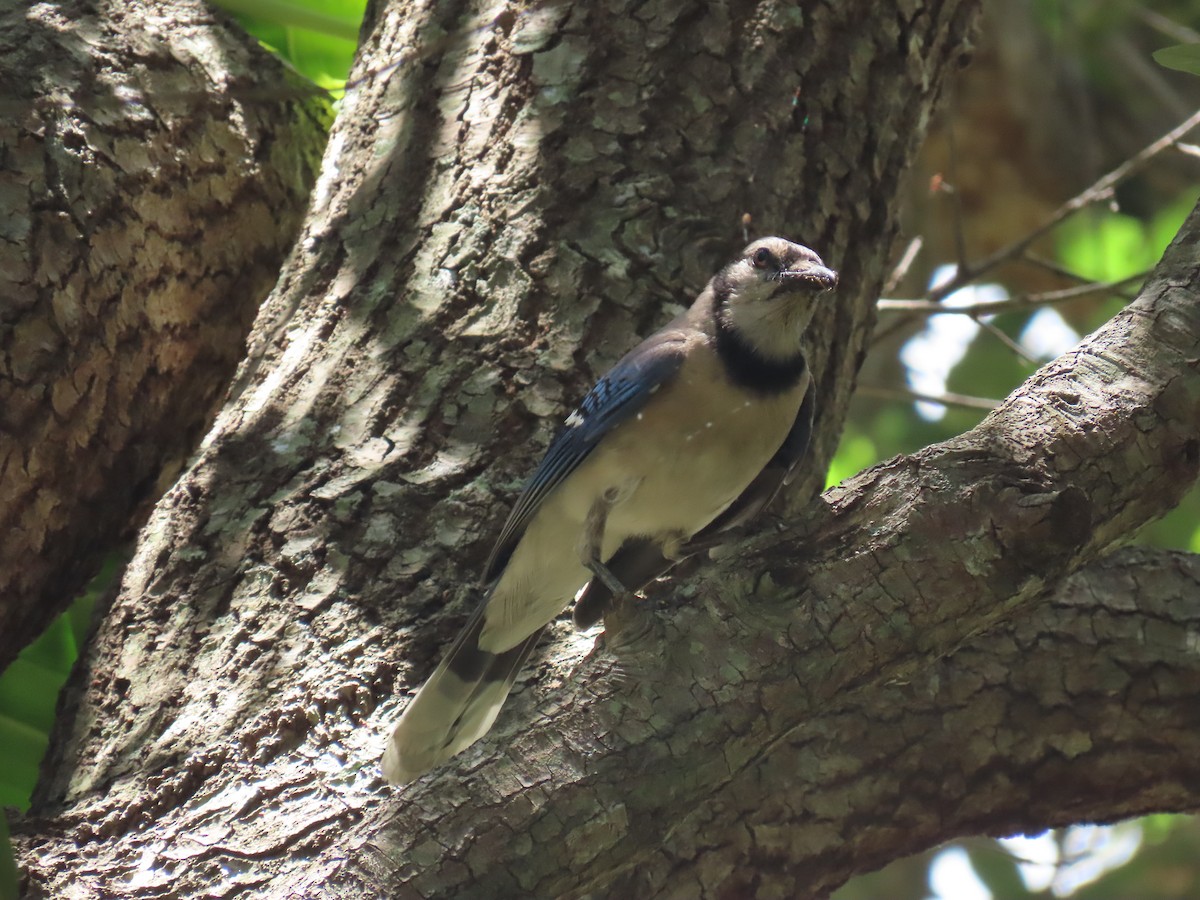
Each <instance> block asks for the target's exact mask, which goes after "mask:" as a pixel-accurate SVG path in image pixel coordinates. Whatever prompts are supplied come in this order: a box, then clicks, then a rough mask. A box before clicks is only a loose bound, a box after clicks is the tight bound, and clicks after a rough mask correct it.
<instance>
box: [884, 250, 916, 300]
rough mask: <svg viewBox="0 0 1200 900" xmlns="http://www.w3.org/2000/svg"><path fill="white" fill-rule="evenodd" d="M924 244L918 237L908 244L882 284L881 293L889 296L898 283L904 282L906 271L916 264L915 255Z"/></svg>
mask: <svg viewBox="0 0 1200 900" xmlns="http://www.w3.org/2000/svg"><path fill="white" fill-rule="evenodd" d="M924 243H925V239H924V238H922V237H920V236H917V237H915V238H913V239H912V240H911V241H909V242H908V246H907V247H905V248H904V253H903V254H902V255H901V257H900V261H899V262H898V263H896V268H894V269H892V274H891V275H889V276H888V278H887V281H885V282H884V283H883V293H884V294H885V295H887V294H890V293H891V292H892V291H894V290H895V289H896V288H897V287H899V286H900V282H901V281H903V280H904V276H905V275H907V274H908V270H909V269H911V268H912V264H913V263H914V262H916V259H917V254H918V253H920V252H921V247H922V246H923V245H924Z"/></svg>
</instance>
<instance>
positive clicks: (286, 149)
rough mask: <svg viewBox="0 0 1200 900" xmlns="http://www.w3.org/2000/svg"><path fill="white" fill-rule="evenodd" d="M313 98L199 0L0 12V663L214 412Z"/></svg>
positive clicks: (125, 522)
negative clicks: (267, 90) (291, 83)
mask: <svg viewBox="0 0 1200 900" xmlns="http://www.w3.org/2000/svg"><path fill="white" fill-rule="evenodd" d="M266 85H269V86H270V88H271V90H272V91H273V92H274V95H273V98H272V99H268V96H269V95H267V94H266V93H264V91H263V88H264V87H265V86H266ZM325 115H326V114H325V112H324V104H323V103H321V102H318V101H317V98H316V97H315V95H314V94H313V92H312V91H311V89H303V87H302V86H301V85H300V84H299V83H298V80H297V83H296V84H295V85H294V86H293V87H292V89H291V90H290V91H289V90H287V85H286V82H285V79H284V70H283V67H282V66H281V65H280V64H279V63H278V62H277V61H276V60H273V59H272V58H271V57H270V56H269V55H268V54H267V53H266V51H264V50H263V49H262V48H261V47H258V46H257V45H256V44H255V43H254V42H253V41H251V40H250V39H248V38H247V37H246V36H245V35H244V34H240V33H238V32H237V30H236V29H232V28H230V27H228V25H227V23H225V22H224V21H218V20H214V18H213V15H212V13H211V12H210V11H208V10H206V9H205V8H204V7H203V6H202V5H201V4H200V3H195V2H187V0H164V2H157V0H156V2H145V3H137V4H130V3H126V2H105V0H69V2H64V3H54V4H49V3H44V4H43V3H39V4H26V3H7V4H4V8H3V9H2V10H0V670H2V669H3V668H4V667H5V666H6V665H7V664H8V663H9V662H11V661H12V659H13V657H15V656H16V654H17V652H18V651H19V650H20V649H21V648H22V647H23V646H24V645H25V644H27V643H28V642H29V641H30V640H32V639H33V638H34V637H36V636H37V634H39V633H40V632H41V631H42V629H43V628H44V627H45V626H46V625H47V624H48V623H49V622H50V620H51V618H53V616H55V615H56V614H58V613H60V612H62V610H63V608H64V607H65V606H66V604H68V603H69V602H70V601H71V600H72V599H73V598H74V597H75V596H76V595H77V594H78V593H79V592H80V591H81V589H82V588H83V586H84V584H85V583H86V581H87V579H88V578H89V577H90V576H91V575H93V574H94V573H95V571H96V568H97V567H98V565H99V563H100V560H101V558H102V557H103V555H104V554H106V553H110V552H112V551H113V550H114V549H115V548H116V547H117V546H118V544H119V542H121V541H122V540H127V539H128V538H130V537H132V535H133V533H134V531H135V530H136V526H137V525H139V524H141V522H142V521H144V520H145V517H146V515H147V513H148V512H149V508H150V504H151V503H152V502H153V501H155V500H157V499H158V497H159V496H160V495H161V494H162V493H163V491H164V490H165V489H166V487H167V486H169V485H170V484H171V483H172V482H173V481H174V480H175V478H176V477H177V476H178V475H179V472H180V470H181V469H182V467H183V464H184V462H185V461H186V458H187V456H188V455H189V454H190V453H191V452H192V450H193V449H194V448H195V445H196V442H197V441H198V440H199V438H200V436H201V435H202V434H203V432H204V429H205V428H207V426H208V425H209V424H210V423H211V421H212V418H213V416H214V415H215V414H216V410H217V407H218V405H219V401H220V399H221V394H222V392H223V391H224V390H225V388H226V387H227V385H228V383H229V378H230V377H231V375H232V374H233V371H234V369H235V368H236V366H237V364H238V362H239V361H240V360H241V358H242V356H243V355H244V352H245V344H244V341H245V337H246V334H247V332H248V331H249V329H250V325H251V323H252V322H253V319H254V313H255V310H256V309H257V308H258V306H259V304H260V303H261V302H262V300H263V298H264V297H265V296H266V294H267V292H268V291H269V290H270V288H271V285H272V284H273V283H274V281H275V278H276V276H277V275H278V271H279V265H280V264H281V263H282V261H283V257H284V254H285V253H286V251H287V248H288V247H289V246H290V244H291V241H292V239H293V237H294V236H295V232H296V230H297V229H298V228H299V225H300V222H301V219H302V216H303V213H304V209H305V205H306V201H307V197H308V190H309V187H310V186H311V185H312V182H313V180H314V179H315V177H316V171H317V166H318V163H319V161H320V152H321V147H322V146H323V142H324V135H325V132H324V124H325V123H324V118H325Z"/></svg>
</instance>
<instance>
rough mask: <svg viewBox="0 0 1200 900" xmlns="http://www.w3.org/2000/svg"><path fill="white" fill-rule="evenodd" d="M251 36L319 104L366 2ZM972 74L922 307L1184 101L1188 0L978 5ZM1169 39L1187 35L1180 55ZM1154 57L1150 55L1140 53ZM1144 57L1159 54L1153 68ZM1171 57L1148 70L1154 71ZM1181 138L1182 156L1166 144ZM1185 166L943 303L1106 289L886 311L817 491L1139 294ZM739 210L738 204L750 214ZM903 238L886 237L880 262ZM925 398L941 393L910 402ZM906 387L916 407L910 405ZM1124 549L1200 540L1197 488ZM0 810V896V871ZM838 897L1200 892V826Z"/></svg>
mask: <svg viewBox="0 0 1200 900" xmlns="http://www.w3.org/2000/svg"><path fill="white" fill-rule="evenodd" d="M216 2H217V5H219V6H221V7H223V8H224V9H225V10H226V11H227V12H229V13H231V14H233V15H234V16H235V17H236V18H237V20H238V21H239V23H240V24H241V25H242V26H243V27H245V28H246V29H247V30H248V31H249V32H250V33H251V34H253V35H254V36H255V37H257V38H258V39H259V40H260V41H261V42H262V43H263V44H264V45H265V46H266V47H268V48H269V49H270V50H272V51H273V52H275V53H277V54H279V55H280V56H281V57H282V58H283V59H285V60H286V61H287V62H288V63H289V64H291V65H292V66H293V67H295V68H296V69H297V70H298V71H299V72H300V73H301V74H303V75H304V76H306V77H307V78H309V79H310V80H311V81H312V82H314V83H315V84H316V85H318V86H319V87H321V88H323V89H325V90H328V91H330V92H331V94H333V96H335V97H336V96H338V94H339V92H340V90H341V89H342V87H343V86H344V83H345V78H346V75H347V73H348V71H349V68H350V64H351V62H352V59H353V55H354V50H355V44H356V41H357V36H358V28H359V23H360V21H361V18H362V15H363V10H364V7H365V0H216ZM985 10H986V12H985V17H984V20H983V23H982V26H981V28H980V32H979V35H978V39H977V52H976V54H975V57H974V59H973V61H972V64H971V65H970V66H969V67H967V68H966V69H964V71H963V72H962V74H961V76H960V78H959V79H958V81H957V83H956V84H955V86H954V87H953V89H952V90H951V92H950V96H949V97H948V98H947V102H946V104H945V106H944V109H943V112H942V114H941V116H940V118H939V120H938V121H937V122H936V123H934V125H933V126H932V127H931V131H930V135H929V138H928V140H927V142H926V145H925V147H924V149H923V151H922V154H921V158H920V160H919V163H918V166H917V171H916V172H915V173H914V176H913V178H912V179H911V186H910V189H909V191H908V193H907V195H906V197H905V200H904V222H905V232H906V234H905V241H906V242H909V241H912V240H917V241H919V249H917V248H916V247H910V249H915V250H916V252H915V254H913V255H912V256H911V261H910V264H909V265H908V267H907V269H906V270H905V272H904V274H903V277H900V278H897V279H896V283H895V284H894V285H891V286H890V287H892V290H890V291H889V293H888V296H889V297H892V298H920V297H923V296H925V295H927V294H928V292H929V290H930V288H931V286H934V285H936V284H938V283H940V282H944V281H945V280H946V279H947V278H949V277H950V275H951V274H952V273H953V272H954V268H953V267H954V266H956V265H959V264H963V263H970V262H972V261H976V260H979V259H981V258H983V257H985V256H987V255H988V254H990V253H992V252H994V251H996V250H997V249H999V248H1001V247H1003V246H1006V245H1008V244H1009V243H1011V242H1012V241H1013V240H1015V239H1017V238H1020V237H1021V236H1023V235H1024V234H1026V233H1028V232H1030V231H1032V230H1033V229H1034V228H1035V227H1037V226H1038V225H1039V224H1040V223H1042V222H1044V221H1045V220H1046V219H1047V218H1048V217H1049V216H1050V215H1051V214H1052V212H1053V211H1054V210H1055V209H1057V208H1058V207H1059V206H1060V205H1061V204H1062V203H1063V202H1064V201H1066V200H1068V199H1069V198H1071V197H1073V196H1075V195H1076V194H1078V193H1079V192H1081V191H1082V190H1084V189H1085V188H1086V187H1088V185H1090V184H1092V183H1093V182H1094V181H1095V180H1096V179H1097V178H1098V177H1100V176H1101V175H1102V174H1104V173H1105V172H1107V171H1108V170H1110V169H1112V168H1114V167H1116V166H1117V165H1119V164H1120V163H1121V162H1123V161H1124V160H1125V159H1127V158H1129V157H1130V156H1132V155H1133V154H1134V153H1136V152H1137V151H1138V150H1140V149H1141V148H1142V147H1144V146H1146V145H1147V144H1149V143H1150V142H1151V141H1153V140H1154V139H1156V138H1157V137H1159V136H1160V135H1162V134H1163V133H1165V132H1166V131H1168V130H1169V129H1170V128H1172V127H1173V126H1175V125H1176V124H1178V123H1179V122H1180V121H1182V120H1183V119H1185V118H1186V117H1187V116H1189V115H1191V114H1192V113H1193V112H1194V111H1195V110H1196V109H1197V108H1198V107H1200V79H1197V78H1196V77H1195V74H1194V73H1195V72H1196V71H1197V68H1200V50H1198V49H1197V48H1200V34H1197V33H1196V32H1194V31H1192V30H1191V29H1190V27H1189V24H1188V23H1192V22H1196V21H1200V0H1147V2H1130V0H1126V2H1122V0H1115V2H1114V0H1018V2H1004V0H985ZM1180 45H1184V46H1180ZM1166 47H1170V48H1171V49H1170V51H1169V52H1165V53H1159V55H1158V57H1155V53H1156V51H1161V50H1163V48H1166ZM1156 58H1158V59H1159V60H1160V62H1161V63H1162V65H1158V64H1156V63H1155V61H1154V60H1155V59H1156ZM1168 66H1169V67H1171V68H1165V67H1168ZM1184 149H1185V150H1186V148H1184ZM1198 184H1200V164H1198V163H1197V160H1196V159H1195V158H1194V156H1189V154H1188V153H1186V152H1181V151H1179V150H1171V151H1167V152H1165V153H1163V154H1160V155H1159V156H1157V157H1156V158H1155V159H1154V160H1153V161H1152V162H1151V163H1150V164H1149V165H1147V166H1146V167H1144V168H1143V169H1141V170H1140V171H1139V172H1138V173H1137V174H1136V175H1135V176H1134V177H1132V178H1129V179H1128V180H1125V181H1123V182H1122V183H1121V184H1120V186H1119V187H1118V188H1117V189H1116V191H1115V193H1113V195H1112V196H1111V197H1109V198H1107V202H1105V203H1103V204H1098V205H1093V206H1091V207H1089V208H1088V209H1087V210H1086V211H1085V212H1083V213H1080V214H1077V215H1075V216H1073V217H1071V218H1069V219H1067V221H1066V222H1065V223H1064V224H1062V225H1061V226H1060V227H1058V228H1056V229H1054V230H1053V231H1052V232H1050V233H1049V234H1048V235H1047V236H1046V237H1045V238H1044V239H1041V240H1039V241H1038V242H1036V243H1035V244H1034V245H1033V247H1032V250H1033V256H1034V258H1035V260H1036V261H1035V262H1032V263H1031V262H1029V261H1028V259H1027V260H1026V261H1025V262H1014V263H1012V264H1008V265H1004V266H1002V267H999V268H997V269H996V270H994V271H992V272H989V273H988V274H987V283H982V284H975V285H973V286H971V287H968V288H965V289H963V290H961V291H957V292H955V293H954V294H951V295H950V296H949V297H947V298H946V299H945V302H946V305H947V306H952V305H955V304H957V303H969V302H973V301H978V300H980V299H998V298H1003V297H1008V296H1017V295H1026V294H1036V293H1038V292H1042V291H1048V290H1055V289H1060V288H1064V287H1070V286H1072V285H1075V284H1079V283H1082V282H1086V281H1091V280H1095V281H1106V282H1115V281H1120V280H1121V279H1126V278H1130V277H1134V278H1135V280H1134V281H1132V282H1131V283H1129V284H1127V285H1124V286H1123V287H1122V288H1120V289H1119V290H1115V291H1113V292H1110V293H1108V294H1098V295H1093V296H1089V297H1083V298H1079V299H1076V300H1072V301H1070V302H1068V303H1061V304H1055V305H1054V306H1032V307H1030V308H1028V309H1024V310H1021V311H1014V312H1005V313H1002V314H999V315H995V316H992V317H988V318H984V317H980V318H979V320H978V321H977V320H976V319H975V318H971V317H969V316H965V315H957V314H947V315H938V316H930V317H917V316H912V315H908V316H907V317H900V316H899V315H898V314H894V313H885V314H882V315H881V317H880V325H879V330H878V333H877V339H876V342H875V344H874V346H873V348H872V353H871V354H870V356H869V357H868V359H867V361H866V364H865V366H864V369H863V372H862V375H861V378H860V389H859V392H858V395H857V397H856V399H855V401H854V404H853V406H852V409H851V414H850V417H849V420H848V423H847V426H846V429H845V433H844V434H843V436H842V440H841V444H840V446H839V449H838V452H837V454H836V457H835V458H834V460H833V463H832V465H831V466H830V470H829V475H828V482H829V483H830V484H834V483H837V482H838V481H840V480H842V479H843V478H846V477H848V476H850V475H853V474H854V473H856V472H858V471H860V470H861V469H863V468H865V467H867V466H870V465H872V464H874V463H876V462H879V461H881V460H884V459H886V458H888V457H891V456H893V455H895V454H899V453H909V452H912V451H915V450H918V449H920V448H921V447H924V446H926V445H928V444H930V443H933V442H936V441H940V440H943V439H945V438H949V437H952V436H954V435H956V434H958V433H960V432H962V431H964V430H966V429H969V428H971V427H973V426H974V425H975V424H977V423H978V422H979V420H980V419H981V418H982V417H983V416H984V415H985V414H986V411H987V407H988V406H989V405H990V403H992V402H996V401H999V400H1000V399H1002V398H1003V397H1004V396H1005V395H1007V394H1008V393H1009V392H1010V391H1012V390H1013V389H1014V388H1016V387H1017V386H1018V385H1019V384H1020V383H1021V382H1022V381H1023V380H1024V379H1025V378H1027V377H1028V376H1029V375H1030V374H1031V373H1032V372H1033V371H1034V370H1035V369H1036V367H1037V366H1038V365H1040V364H1041V363H1042V362H1044V361H1046V360H1048V359H1052V358H1054V357H1055V356H1057V355H1059V354H1060V353H1062V352H1064V351H1065V350H1067V349H1069V348H1070V346H1072V344H1073V343H1074V342H1075V341H1076V340H1078V337H1079V336H1080V335H1084V334H1087V333H1088V332H1090V331H1092V330H1094V329H1095V328H1097V327H1099V326H1100V325H1102V324H1103V323H1104V322H1105V321H1107V320H1108V319H1109V318H1110V317H1111V316H1112V315H1113V314H1114V313H1115V312H1116V311H1117V310H1119V309H1120V308H1121V307H1122V306H1123V305H1124V304H1125V303H1126V302H1128V300H1129V299H1130V298H1132V297H1133V296H1134V295H1135V294H1136V292H1137V288H1138V285H1139V282H1138V281H1137V280H1136V276H1137V275H1139V274H1140V273H1143V272H1146V271H1147V270H1149V269H1150V268H1152V267H1153V265H1154V264H1155V262H1157V260H1158V258H1159V256H1160V255H1161V253H1162V250H1163V248H1164V247H1165V246H1166V244H1167V243H1168V242H1169V241H1170V239H1171V238H1172V237H1173V236H1174V234H1175V232H1176V230H1177V229H1178V227H1179V225H1180V223H1181V222H1182V221H1183V219H1184V217H1185V216H1186V214H1187V213H1188V211H1189V210H1190V209H1191V208H1192V206H1193V204H1194V203H1195V200H1196V196H1197V193H1198ZM749 211H750V210H748V212H749ZM904 249H905V247H904V246H903V245H902V246H900V247H898V248H897V253H896V256H897V260H899V259H900V258H901V256H902V255H903V253H902V251H903V250H904ZM930 397H941V398H942V399H943V400H945V401H947V402H943V403H938V402H929V398H930ZM921 398H925V399H924V400H922V399H921ZM1136 539H1137V540H1140V541H1143V542H1147V543H1152V544H1155V545H1159V546H1164V547H1173V548H1181V549H1186V550H1191V551H1193V552H1200V493H1197V492H1193V493H1192V494H1191V495H1189V496H1188V497H1187V498H1186V499H1185V500H1184V502H1183V503H1182V504H1181V505H1180V506H1179V508H1178V509H1176V510H1175V511H1174V512H1173V513H1171V514H1170V515H1168V516H1167V517H1165V518H1164V519H1162V520H1161V521H1159V522H1156V523H1153V524H1152V525H1150V526H1148V527H1147V528H1146V529H1144V531H1143V532H1142V534H1140V535H1138V536H1137V538H1136ZM123 561H124V557H123V556H122V555H120V554H118V553H114V555H113V556H112V558H111V559H110V562H109V564H108V565H107V566H106V569H105V571H104V572H103V573H101V575H100V576H98V577H97V579H96V581H95V582H94V583H93V585H92V586H91V587H90V588H89V590H88V592H87V593H86V594H85V595H84V596H83V597H81V598H80V599H79V600H78V601H77V602H76V604H75V605H74V607H73V608H72V609H71V610H70V611H69V612H68V613H67V614H65V615H64V616H63V617H62V618H61V619H59V620H58V621H57V622H55V623H54V625H52V626H51V627H50V629H48V630H47V632H46V633H45V634H44V635H43V636H42V637H41V638H40V639H39V640H38V641H37V642H36V643H34V644H33V645H31V646H30V647H28V648H27V649H26V650H25V652H24V653H23V654H22V655H21V657H20V658H19V659H18V660H17V661H16V662H14V663H13V665H12V666H10V667H9V669H8V670H7V671H6V672H4V673H3V675H0V749H2V753H3V760H4V765H3V766H0V806H6V807H15V808H16V809H18V810H23V809H25V808H26V807H27V806H28V801H29V796H30V792H31V791H32V788H33V784H34V781H35V779H36V775H37V769H38V765H39V763H40V760H41V757H42V755H43V753H44V751H45V748H46V745H47V741H48V736H49V733H50V730H51V725H52V723H53V720H54V715H55V705H56V698H57V695H58V692H59V690H60V688H61V686H62V685H63V683H64V682H65V680H66V679H67V677H68V676H69V674H70V671H71V667H72V665H73V663H74V660H75V658H76V656H77V654H78V653H79V648H80V647H82V646H84V645H85V643H84V642H85V641H86V636H87V631H88V622H89V620H90V618H91V616H92V612H93V609H94V608H95V607H96V605H97V602H98V599H99V598H100V597H101V596H102V594H103V592H104V591H105V590H106V588H107V586H108V585H109V583H110V582H111V581H112V579H113V578H114V577H115V574H116V573H117V572H118V571H119V568H120V566H121V565H122V564H123ZM7 844H8V842H7V830H6V826H5V824H4V820H3V817H0V900H3V898H5V897H7V896H9V895H15V873H14V870H13V866H12V859H11V854H10V853H9V852H8V846H7ZM835 896H836V897H837V898H838V900H865V898H882V897H886V898H890V900H905V898H913V900H924V898H929V897H935V898H947V900H986V898H989V897H994V898H999V900H1008V898H1012V900H1017V898H1027V897H1048V896H1053V897H1075V898H1086V900H1101V898H1131V897H1137V898H1144V900H1159V898H1162V900H1166V898H1184V897H1200V820H1198V819H1196V818H1192V817H1187V816H1151V817H1148V818H1145V819H1141V820H1138V821H1134V822H1123V823H1119V824H1116V825H1113V826H1109V827H1103V826H1091V825H1085V826H1076V827H1072V828H1067V829H1061V830H1056V831H1050V832H1046V833H1044V834H1042V835H1037V836H1031V837H1016V838H1011V839H1004V840H991V839H986V838H972V839H968V840H962V841H957V842H955V843H953V844H951V845H947V846H945V847H940V848H935V849H932V850H930V851H927V852H926V853H923V854H919V855H918V856H915V857H911V858H908V859H904V860H899V861H897V862H895V863H893V864H891V865H889V866H888V867H886V868H884V869H883V870H881V871H879V872H876V873H873V874H870V875H867V876H863V877H860V878H857V879H854V880H853V881H851V882H850V883H848V884H847V885H845V886H844V887H843V888H842V889H841V890H840V891H838V893H837V894H836V895H835Z"/></svg>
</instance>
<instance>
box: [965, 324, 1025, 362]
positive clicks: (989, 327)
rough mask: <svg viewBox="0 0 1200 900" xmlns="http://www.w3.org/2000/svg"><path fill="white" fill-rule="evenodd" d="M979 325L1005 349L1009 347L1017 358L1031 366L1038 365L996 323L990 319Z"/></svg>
mask: <svg viewBox="0 0 1200 900" xmlns="http://www.w3.org/2000/svg"><path fill="white" fill-rule="evenodd" d="M979 325H980V327H981V328H983V330H984V331H986V332H987V333H988V334H990V335H991V336H992V337H994V338H995V339H996V340H998V341H999V342H1000V343H1002V344H1003V345H1004V346H1005V347H1007V348H1008V349H1009V350H1010V351H1012V353H1013V354H1014V355H1015V356H1017V357H1018V358H1019V359H1021V360H1023V361H1025V362H1027V363H1029V364H1030V365H1031V366H1036V365H1037V362H1038V361H1037V360H1036V359H1034V358H1033V357H1032V356H1030V355H1029V353H1027V352H1026V350H1025V348H1024V347H1022V346H1021V345H1020V344H1018V343H1017V342H1016V341H1014V340H1013V339H1012V338H1010V337H1009V336H1008V335H1007V334H1005V333H1004V331H1003V329H1001V328H1000V326H999V325H997V324H996V323H995V322H993V321H991V320H990V319H986V320H980V322H979Z"/></svg>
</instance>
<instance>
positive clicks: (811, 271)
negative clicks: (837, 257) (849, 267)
mask: <svg viewBox="0 0 1200 900" xmlns="http://www.w3.org/2000/svg"><path fill="white" fill-rule="evenodd" d="M779 277H780V278H781V279H782V280H783V282H784V284H785V287H786V288H787V289H788V290H793V291H794V290H800V289H802V288H809V289H815V290H820V291H831V290H833V289H834V288H835V287H837V283H838V273H837V272H835V271H833V269H827V268H825V266H822V265H818V264H817V263H801V264H800V266H799V267H798V268H795V269H786V270H784V271H782V272H780V273H779Z"/></svg>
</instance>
